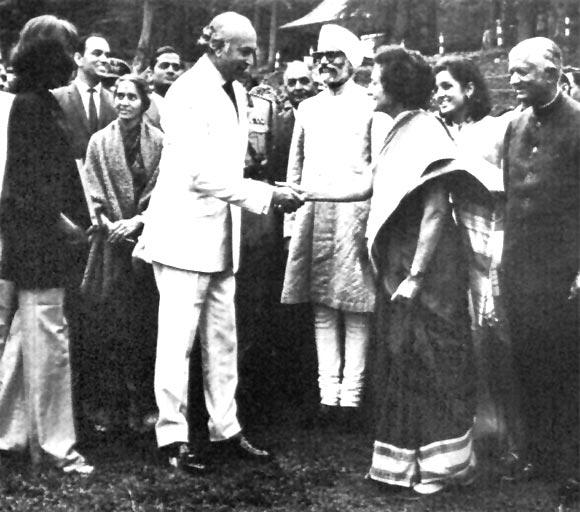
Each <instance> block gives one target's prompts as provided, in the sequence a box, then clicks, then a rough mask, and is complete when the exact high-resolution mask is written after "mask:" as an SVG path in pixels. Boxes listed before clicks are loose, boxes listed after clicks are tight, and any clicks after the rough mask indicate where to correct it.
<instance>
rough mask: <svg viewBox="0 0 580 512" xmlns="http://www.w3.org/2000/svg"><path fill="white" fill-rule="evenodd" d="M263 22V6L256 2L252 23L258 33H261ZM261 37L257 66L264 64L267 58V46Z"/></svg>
mask: <svg viewBox="0 0 580 512" xmlns="http://www.w3.org/2000/svg"><path fill="white" fill-rule="evenodd" d="M261 24H262V8H261V6H260V4H258V2H256V4H255V5H254V12H253V15H252V25H254V28H255V29H256V32H257V33H258V34H259V33H260V25H261ZM261 39H262V38H261V37H259V38H258V54H257V55H256V61H257V62H256V65H257V66H261V65H262V64H264V62H265V60H266V59H265V58H264V57H265V56H266V47H265V45H264V43H263V42H260V40H261Z"/></svg>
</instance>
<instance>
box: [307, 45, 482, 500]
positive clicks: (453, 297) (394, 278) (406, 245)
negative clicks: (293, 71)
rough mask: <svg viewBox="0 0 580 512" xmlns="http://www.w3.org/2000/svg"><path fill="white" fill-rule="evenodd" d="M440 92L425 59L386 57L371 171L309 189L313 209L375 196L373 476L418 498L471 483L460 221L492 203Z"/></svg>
mask: <svg viewBox="0 0 580 512" xmlns="http://www.w3.org/2000/svg"><path fill="white" fill-rule="evenodd" d="M433 86H434V77H433V73H432V71H431V68H430V66H429V65H428V64H427V63H426V62H425V60H424V58H423V57H422V56H421V55H420V54H419V53H417V52H413V51H410V50H407V49H405V48H401V47H398V46H388V47H383V48H380V49H379V51H378V53H377V55H376V56H375V67H374V69H373V73H372V82H371V86H370V91H371V92H372V94H373V96H374V98H375V100H376V101H377V107H378V109H380V110H382V111H384V112H386V113H387V114H389V115H390V116H392V117H393V118H394V124H393V127H392V129H391V131H390V132H389V133H388V135H387V137H386V140H385V144H384V146H383V149H382V151H381V153H380V155H379V156H378V158H377V160H376V162H375V166H374V169H373V171H372V173H371V172H370V171H369V172H367V173H366V174H363V175H361V177H360V178H358V179H357V180H352V181H351V183H350V184H349V189H350V190H347V189H344V190H342V189H339V187H338V185H333V184H331V183H329V184H328V186H327V187H326V188H325V189H324V190H316V191H312V190H311V191H308V190H304V191H302V192H303V193H304V194H305V197H306V198H307V199H310V200H315V201H327V200H340V201H356V200H361V199H364V198H368V197H369V196H371V195H372V199H371V207H370V213H369V220H368V224H367V230H366V236H367V249H368V251H369V254H370V257H371V260H372V263H373V268H374V270H375V277H376V280H377V284H378V289H379V294H378V299H377V300H378V308H377V314H378V315H377V316H378V318H377V322H378V329H377V341H376V353H375V354H374V357H373V360H374V363H375V367H374V373H375V375H376V381H377V386H376V393H375V396H376V410H377V431H376V438H375V444H374V451H373V459H372V465H371V469H370V471H369V478H371V479H373V480H375V481H377V482H380V483H382V484H385V485H387V486H389V487H390V488H392V489H395V490H400V489H401V488H407V489H410V490H412V491H414V492H416V493H420V494H431V493H435V492H438V491H440V490H441V489H443V488H444V487H446V486H447V485H449V484H451V483H467V482H469V481H470V480H471V478H472V477H473V470H474V467H475V454H474V450H473V442H472V427H473V415H474V411H475V410H474V401H473V398H474V397H473V391H474V384H475V382H474V380H473V378H472V373H471V371H470V368H471V332H470V320H469V313H468V300H467V289H468V272H469V261H470V257H471V255H472V249H471V247H470V244H469V240H470V239H469V236H468V234H467V232H466V231H467V230H465V229H464V226H463V224H462V218H463V213H464V212H465V210H466V209H467V208H468V206H469V204H471V202H472V201H475V202H477V203H478V205H479V203H481V204H482V205H483V206H486V205H487V201H488V199H489V198H488V197H487V193H486V190H485V189H484V187H483V186H482V185H481V183H480V181H478V180H477V179H476V178H475V177H474V176H472V175H471V174H470V172H468V171H466V170H465V169H462V168H460V167H457V166H456V165H455V158H456V156H457V152H456V148H455V145H454V143H453V141H452V140H451V138H450V137H449V135H448V133H447V131H446V130H445V128H444V127H443V126H442V124H441V123H440V121H439V120H437V119H436V117H435V116H433V115H432V114H430V113H428V112H427V111H426V109H427V107H428V105H429V102H430V98H431V93H432V90H433ZM450 196H453V202H452V201H451V200H450ZM466 196H467V197H466Z"/></svg>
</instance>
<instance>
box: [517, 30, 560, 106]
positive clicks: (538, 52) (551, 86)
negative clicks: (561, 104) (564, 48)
mask: <svg viewBox="0 0 580 512" xmlns="http://www.w3.org/2000/svg"><path fill="white" fill-rule="evenodd" d="M561 70H562V52H561V50H560V48H559V47H558V45H557V44H556V43H554V41H552V40H550V39H547V38H545V37H532V38H531V39H526V40H524V41H522V42H521V43H519V44H517V45H516V46H514V48H513V49H512V51H511V52H510V53H509V74H510V84H511V86H512V87H513V88H514V90H515V91H516V96H517V99H518V101H520V102H521V103H522V104H524V105H525V106H533V107H540V106H542V105H545V104H547V103H549V102H550V101H551V100H552V99H554V97H555V96H556V94H557V92H558V81H559V78H560V74H561Z"/></svg>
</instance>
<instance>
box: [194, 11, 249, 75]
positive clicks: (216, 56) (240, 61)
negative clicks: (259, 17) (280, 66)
mask: <svg viewBox="0 0 580 512" xmlns="http://www.w3.org/2000/svg"><path fill="white" fill-rule="evenodd" d="M201 40H202V42H204V43H205V44H206V45H207V47H208V51H207V53H208V55H209V57H210V59H211V61H212V62H213V63H214V65H215V67H216V68H217V69H218V71H219V72H220V73H221V74H222V76H223V77H224V79H225V80H238V79H240V78H242V77H243V76H244V74H245V73H246V71H247V69H248V68H249V67H250V66H251V65H252V64H253V63H254V58H255V55H256V46H257V36H256V31H255V30H254V27H253V26H252V23H251V22H250V20H249V19H248V18H246V17H245V16H242V15H241V14H238V13H236V12H224V13H222V14H218V15H217V16H216V17H215V18H214V19H213V20H211V22H210V23H209V25H208V26H207V27H205V28H204V29H203V34H202V37H201Z"/></svg>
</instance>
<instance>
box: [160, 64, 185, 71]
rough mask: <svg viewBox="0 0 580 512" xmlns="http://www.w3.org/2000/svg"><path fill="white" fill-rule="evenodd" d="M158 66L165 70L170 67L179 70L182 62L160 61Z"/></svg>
mask: <svg viewBox="0 0 580 512" xmlns="http://www.w3.org/2000/svg"><path fill="white" fill-rule="evenodd" d="M157 66H158V67H159V69H162V70H163V71H165V70H166V69H169V68H170V67H171V68H172V69H173V71H179V70H180V69H181V67H182V66H181V64H178V63H177V62H159V63H158V64H157Z"/></svg>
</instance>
